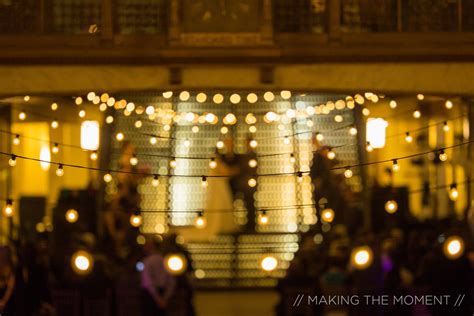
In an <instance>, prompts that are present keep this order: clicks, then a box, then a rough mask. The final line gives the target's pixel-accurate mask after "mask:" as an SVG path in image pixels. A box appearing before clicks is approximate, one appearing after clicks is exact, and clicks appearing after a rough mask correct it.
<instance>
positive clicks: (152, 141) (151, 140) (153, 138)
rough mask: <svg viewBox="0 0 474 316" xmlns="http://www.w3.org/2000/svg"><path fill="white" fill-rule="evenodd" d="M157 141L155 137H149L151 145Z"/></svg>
mask: <svg viewBox="0 0 474 316" xmlns="http://www.w3.org/2000/svg"><path fill="white" fill-rule="evenodd" d="M157 141H158V140H157V139H156V137H151V138H150V144H152V145H156V143H157Z"/></svg>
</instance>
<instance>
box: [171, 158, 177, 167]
mask: <svg viewBox="0 0 474 316" xmlns="http://www.w3.org/2000/svg"><path fill="white" fill-rule="evenodd" d="M176 165H177V163H176V160H174V159H171V160H170V167H171V168H173V169H174V168H176Z"/></svg>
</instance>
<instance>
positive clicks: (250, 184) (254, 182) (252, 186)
mask: <svg viewBox="0 0 474 316" xmlns="http://www.w3.org/2000/svg"><path fill="white" fill-rule="evenodd" d="M248 185H249V187H251V188H254V187H255V186H256V185H257V180H255V179H254V178H250V179H249V181H248Z"/></svg>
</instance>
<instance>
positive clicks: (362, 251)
mask: <svg viewBox="0 0 474 316" xmlns="http://www.w3.org/2000/svg"><path fill="white" fill-rule="evenodd" d="M372 260H373V253H372V249H370V247H369V246H361V247H357V248H354V249H353V250H352V253H351V263H352V265H353V266H354V267H355V268H356V269H358V270H363V269H366V268H368V267H369V266H370V265H371V264H372Z"/></svg>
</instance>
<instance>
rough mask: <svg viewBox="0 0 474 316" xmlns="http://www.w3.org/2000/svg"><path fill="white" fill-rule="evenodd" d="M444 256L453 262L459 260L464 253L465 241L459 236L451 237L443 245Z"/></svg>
mask: <svg viewBox="0 0 474 316" xmlns="http://www.w3.org/2000/svg"><path fill="white" fill-rule="evenodd" d="M443 252H444V255H445V256H446V257H447V258H448V259H451V260H454V259H457V258H459V257H461V256H462V254H463V253H464V240H463V239H462V238H461V237H459V236H451V237H449V238H448V239H446V241H445V242H444V244H443Z"/></svg>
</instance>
